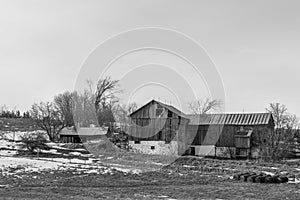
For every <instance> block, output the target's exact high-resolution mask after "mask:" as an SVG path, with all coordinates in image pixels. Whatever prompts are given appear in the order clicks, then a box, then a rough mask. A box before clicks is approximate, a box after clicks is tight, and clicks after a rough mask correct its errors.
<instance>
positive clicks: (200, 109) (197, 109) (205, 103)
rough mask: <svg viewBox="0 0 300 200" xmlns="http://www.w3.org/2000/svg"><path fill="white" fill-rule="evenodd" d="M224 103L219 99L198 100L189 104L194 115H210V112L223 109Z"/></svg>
mask: <svg viewBox="0 0 300 200" xmlns="http://www.w3.org/2000/svg"><path fill="white" fill-rule="evenodd" d="M221 106H222V101H221V100H218V99H213V100H211V99H209V98H206V99H205V100H200V99H197V100H196V101H194V102H190V103H189V109H190V110H191V112H193V113H194V114H208V113H209V112H210V111H213V110H217V109H219V108H221Z"/></svg>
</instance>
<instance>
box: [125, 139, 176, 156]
mask: <svg viewBox="0 0 300 200" xmlns="http://www.w3.org/2000/svg"><path fill="white" fill-rule="evenodd" d="M129 147H131V148H132V150H133V151H134V152H140V153H144V154H158V155H171V156H177V155H178V143H177V141H171V142H170V143H168V144H166V142H165V141H140V142H139V143H136V142H134V141H129Z"/></svg>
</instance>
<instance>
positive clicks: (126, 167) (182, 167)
mask: <svg viewBox="0 0 300 200" xmlns="http://www.w3.org/2000/svg"><path fill="white" fill-rule="evenodd" d="M48 145H49V147H50V150H47V151H42V152H40V154H39V157H37V155H30V154H28V152H26V150H20V149H19V150H16V149H17V148H16V147H17V143H12V142H8V141H5V140H3V139H2V140H1V145H0V199H299V196H300V184H299V179H300V164H299V163H300V161H299V160H294V161H286V162H283V163H277V164H274V163H259V162H256V161H236V160H217V159H208V158H198V157H180V158H177V157H168V156H157V155H144V154H138V153H132V152H126V151H120V150H117V149H110V148H108V149H107V146H106V145H104V144H102V145H99V143H93V144H89V145H88V146H87V147H88V149H89V148H90V149H93V150H97V151H98V155H96V156H94V155H92V154H90V153H89V152H88V151H87V150H86V146H83V145H64V144H55V143H49V144H48ZM239 172H264V173H270V174H278V173H282V174H286V175H287V176H289V178H290V181H289V182H288V183H283V184H264V183H248V182H242V181H236V180H233V179H232V176H233V175H234V174H236V173H239Z"/></svg>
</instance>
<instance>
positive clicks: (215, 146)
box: [215, 145, 217, 158]
mask: <svg viewBox="0 0 300 200" xmlns="http://www.w3.org/2000/svg"><path fill="white" fill-rule="evenodd" d="M216 157H217V146H216V145H215V158H216Z"/></svg>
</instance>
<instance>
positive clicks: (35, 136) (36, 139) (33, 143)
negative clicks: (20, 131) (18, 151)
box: [21, 132, 49, 153]
mask: <svg viewBox="0 0 300 200" xmlns="http://www.w3.org/2000/svg"><path fill="white" fill-rule="evenodd" d="M21 142H22V143H21V148H26V149H27V150H28V151H29V152H31V153H33V152H34V150H37V149H49V147H48V146H47V145H46V144H45V143H46V142H47V140H46V139H45V137H44V134H43V133H40V132H36V133H31V134H27V135H23V136H21Z"/></svg>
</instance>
